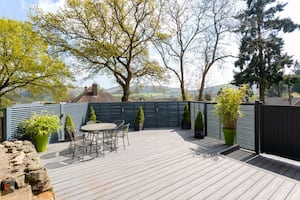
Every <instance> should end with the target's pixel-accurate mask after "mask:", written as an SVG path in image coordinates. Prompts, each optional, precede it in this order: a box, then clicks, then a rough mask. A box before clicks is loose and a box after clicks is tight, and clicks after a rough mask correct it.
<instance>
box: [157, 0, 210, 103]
mask: <svg viewBox="0 0 300 200" xmlns="http://www.w3.org/2000/svg"><path fill="white" fill-rule="evenodd" d="M206 9H207V6H206V3H205V4H202V5H201V7H197V6H195V2H193V1H189V0H184V1H181V0H170V1H168V3H167V4H166V6H165V10H164V11H165V15H164V16H163V19H164V22H163V25H162V29H161V32H160V33H159V34H157V38H156V39H155V40H154V46H155V48H156V50H157V51H158V53H159V54H160V56H161V58H162V61H163V64H164V66H165V67H166V69H168V70H170V71H171V72H172V73H174V74H175V76H176V78H177V79H178V81H179V83H180V88H181V95H182V100H186V99H187V94H186V88H185V73H186V70H185V68H186V65H185V64H186V62H187V54H188V51H190V50H191V49H192V48H193V46H194V45H195V41H196V39H197V36H198V35H199V34H200V33H203V31H204V30H205V29H206V27H205V26H203V24H204V21H203V19H204V17H205V12H206Z"/></svg>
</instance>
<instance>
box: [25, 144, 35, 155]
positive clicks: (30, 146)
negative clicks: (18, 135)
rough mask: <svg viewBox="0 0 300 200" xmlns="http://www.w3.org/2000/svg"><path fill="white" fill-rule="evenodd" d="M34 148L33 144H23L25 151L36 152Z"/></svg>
mask: <svg viewBox="0 0 300 200" xmlns="http://www.w3.org/2000/svg"><path fill="white" fill-rule="evenodd" d="M34 150H35V149H34V148H33V146H32V145H25V146H23V151H24V153H31V152H34Z"/></svg>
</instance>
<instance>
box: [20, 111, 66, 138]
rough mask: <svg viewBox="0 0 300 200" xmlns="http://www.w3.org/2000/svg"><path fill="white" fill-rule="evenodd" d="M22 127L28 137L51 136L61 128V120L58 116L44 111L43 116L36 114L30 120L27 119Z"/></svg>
mask: <svg viewBox="0 0 300 200" xmlns="http://www.w3.org/2000/svg"><path fill="white" fill-rule="evenodd" d="M21 126H22V128H23V129H24V131H25V134H26V135H30V136H42V135H50V134H52V133H55V132H57V129H59V128H60V119H59V117H58V116H57V115H53V114H49V113H48V112H47V111H42V112H41V114H36V113H34V114H33V115H32V116H31V118H30V119H25V120H24V121H23V122H22V124H21Z"/></svg>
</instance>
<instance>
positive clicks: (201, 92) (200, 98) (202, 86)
mask: <svg viewBox="0 0 300 200" xmlns="http://www.w3.org/2000/svg"><path fill="white" fill-rule="evenodd" d="M205 79H206V72H203V74H202V78H201V83H200V89H199V95H198V101H203V92H204V85H205Z"/></svg>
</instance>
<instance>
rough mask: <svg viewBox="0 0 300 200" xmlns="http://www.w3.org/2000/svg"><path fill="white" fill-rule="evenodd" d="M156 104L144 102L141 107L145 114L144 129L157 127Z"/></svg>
mask: <svg viewBox="0 0 300 200" xmlns="http://www.w3.org/2000/svg"><path fill="white" fill-rule="evenodd" d="M155 109H156V103H155V102H146V103H145V104H144V106H143V110H144V114H145V124H144V126H145V128H146V127H158V124H157V120H156V119H157V117H156V112H155Z"/></svg>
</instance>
